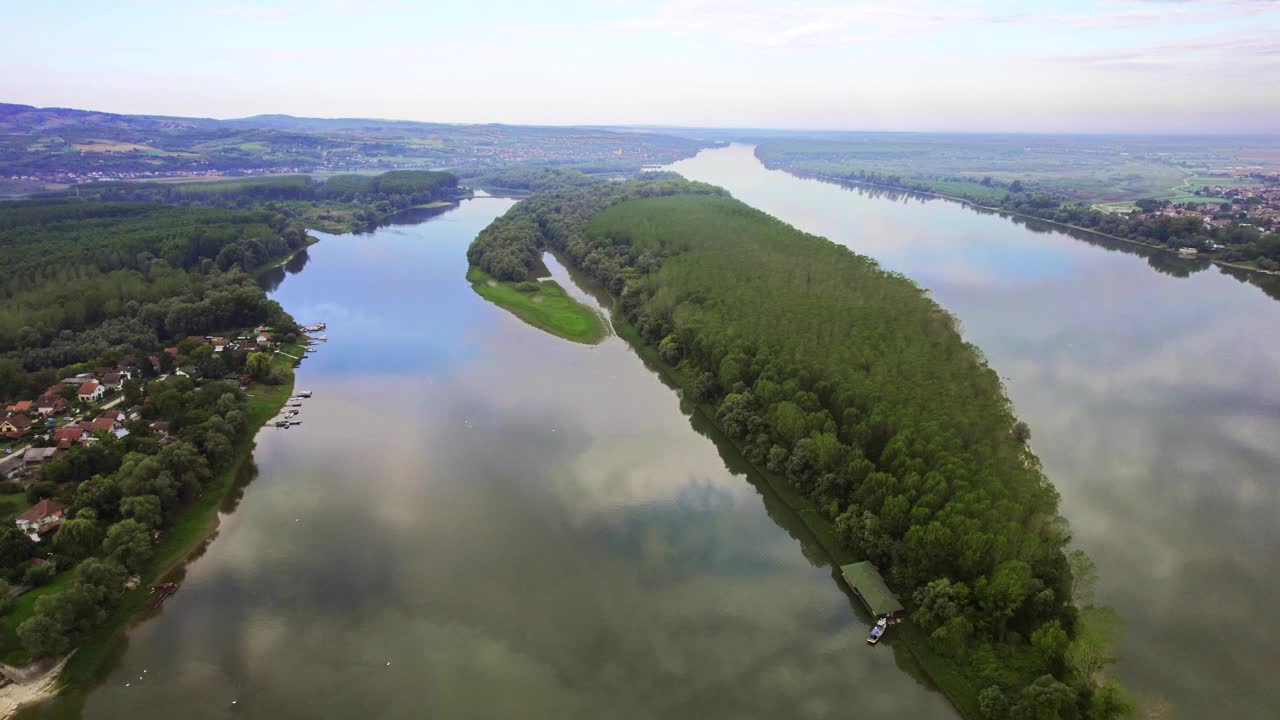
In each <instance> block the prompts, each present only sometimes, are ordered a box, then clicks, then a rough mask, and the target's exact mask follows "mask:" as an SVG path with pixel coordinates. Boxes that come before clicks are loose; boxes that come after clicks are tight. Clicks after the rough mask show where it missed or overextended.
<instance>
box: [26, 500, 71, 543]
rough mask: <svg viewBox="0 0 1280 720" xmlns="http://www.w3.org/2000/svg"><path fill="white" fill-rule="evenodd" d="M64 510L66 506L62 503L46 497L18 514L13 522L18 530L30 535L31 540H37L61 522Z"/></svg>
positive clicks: (65, 510)
mask: <svg viewBox="0 0 1280 720" xmlns="http://www.w3.org/2000/svg"><path fill="white" fill-rule="evenodd" d="M66 512H67V508H66V507H65V506H64V505H63V504H62V503H60V502H58V501H57V500H50V499H48V498H46V499H44V500H41V501H40V502H38V503H36V504H35V506H33V507H32V508H31V509H29V510H27V511H26V512H24V513H22V514H21V515H19V516H18V519H17V520H16V521H15V523H16V524H17V526H18V529H19V530H21V531H22V532H24V533H27V534H28V535H30V536H32V539H33V540H39V539H40V535H41V534H43V533H46V532H49V531H50V530H53V529H54V528H56V527H57V526H58V525H61V524H62V516H63V515H64V514H65V513H66Z"/></svg>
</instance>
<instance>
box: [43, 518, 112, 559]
mask: <svg viewBox="0 0 1280 720" xmlns="http://www.w3.org/2000/svg"><path fill="white" fill-rule="evenodd" d="M100 544H102V526H101V525H99V523H98V515H97V513H95V512H94V511H93V509H92V508H84V509H82V510H80V511H79V512H77V513H76V516H75V517H74V518H72V519H70V520H64V521H63V523H62V525H61V527H59V528H58V531H57V532H56V533H55V534H54V536H53V546H54V547H55V548H57V550H58V552H60V553H62V554H64V555H67V556H69V557H72V558H76V559H79V558H84V557H88V556H89V555H90V554H92V553H93V552H94V551H95V550H97V549H98V546H99V545H100Z"/></svg>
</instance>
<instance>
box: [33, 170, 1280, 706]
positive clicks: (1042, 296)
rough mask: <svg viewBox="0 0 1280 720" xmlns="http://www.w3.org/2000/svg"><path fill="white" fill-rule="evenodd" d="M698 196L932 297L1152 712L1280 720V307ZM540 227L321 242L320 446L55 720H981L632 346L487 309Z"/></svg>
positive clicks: (294, 459) (755, 185)
mask: <svg viewBox="0 0 1280 720" xmlns="http://www.w3.org/2000/svg"><path fill="white" fill-rule="evenodd" d="M673 168H674V169H676V170H678V171H679V172H681V173H684V174H685V175H687V176H688V177H690V178H693V179H698V180H706V181H709V182H714V183H716V184H719V185H723V186H724V187H726V188H728V189H729V190H730V191H731V192H732V193H733V194H734V195H735V196H736V197H738V198H740V199H742V200H745V201H746V202H748V203H751V204H753V205H755V206H757V207H760V208H762V209H764V210H766V211H768V212H770V213H772V214H774V215H776V216H778V217H780V218H782V219H784V220H786V221H788V222H790V223H792V224H794V225H796V226H797V227H800V228H802V229H804V230H808V231H810V232H815V233H819V234H822V235H825V236H827V237H830V238H831V239H832V240H835V241H837V242H840V243H843V244H846V245H848V246H849V247H851V248H853V249H854V250H856V251H858V252H861V253H865V254H869V255H871V256H873V257H875V258H877V259H878V260H879V261H880V262H881V263H882V264H883V265H884V266H885V267H887V268H890V269H893V270H897V271H901V272H903V273H905V274H907V275H908V276H910V277H912V278H913V279H915V280H916V281H917V282H919V283H920V284H922V285H923V286H925V287H928V288H929V289H930V290H931V291H932V293H933V295H934V297H935V298H937V299H938V301H939V302H940V303H941V304H942V305H944V306H945V307H947V308H948V309H950V310H951V311H953V312H954V313H955V314H956V315H958V316H959V318H960V319H961V320H962V322H963V325H964V329H965V334H966V336H967V337H968V339H970V340H971V341H973V342H975V343H976V344H978V345H979V346H980V347H982V348H983V350H984V351H985V352H986V355H987V357H988V358H989V359H990V360H991V362H992V364H993V366H994V367H995V368H996V369H997V370H998V371H999V372H1000V373H1001V375H1002V376H1003V377H1005V378H1006V383H1007V385H1008V387H1009V392H1010V394H1011V396H1012V397H1013V400H1014V401H1015V403H1016V405H1017V407H1018V411H1019V413H1020V415H1021V416H1022V417H1023V418H1024V419H1026V420H1027V421H1028V422H1029V423H1030V425H1031V428H1032V431H1033V439H1032V443H1033V445H1034V446H1035V448H1036V450H1037V451H1038V453H1039V454H1040V457H1041V458H1042V459H1043V461H1044V463H1045V466H1046V469H1047V471H1048V474H1049V475H1050V477H1051V478H1052V479H1053V480H1054V482H1055V483H1056V484H1057V486H1058V488H1059V489H1060V491H1061V493H1062V498H1063V509H1064V512H1065V514H1066V515H1067V516H1068V518H1069V519H1070V520H1071V522H1072V525H1073V529H1074V532H1075V537H1076V540H1077V542H1078V544H1079V545H1080V546H1081V547H1083V548H1085V549H1086V550H1087V551H1089V552H1090V553H1091V554H1092V555H1093V556H1094V557H1095V558H1096V559H1097V561H1098V564H1099V568H1100V571H1101V575H1102V580H1101V583H1100V586H1099V589H1098V599H1099V602H1101V603H1105V604H1111V605H1113V606H1115V607H1116V608H1118V609H1119V610H1120V612H1121V613H1122V614H1123V615H1124V617H1125V619H1126V621H1127V625H1128V634H1127V639H1126V641H1125V644H1124V647H1123V652H1124V660H1123V661H1122V663H1121V664H1120V666H1119V671H1120V674H1121V675H1122V676H1123V678H1124V679H1125V680H1126V681H1127V682H1128V683H1129V684H1130V685H1131V686H1132V687H1133V689H1134V690H1135V691H1136V692H1137V693H1138V694H1139V695H1140V696H1141V697H1142V698H1143V699H1144V700H1146V701H1147V702H1148V703H1154V704H1156V705H1158V706H1160V707H1162V708H1164V709H1165V710H1166V713H1165V714H1164V715H1162V716H1161V717H1165V718H1199V717H1209V716H1230V717H1234V718H1263V717H1267V718H1270V717H1274V709H1275V708H1276V707H1277V706H1280V689H1278V687H1277V685H1276V684H1275V683H1273V682H1271V681H1270V677H1269V674H1270V671H1271V670H1274V669H1275V668H1276V667H1280V655H1278V654H1277V652H1278V651H1277V649H1276V647H1275V645H1274V643H1273V642H1272V641H1273V640H1274V638H1276V637H1280V621H1278V620H1277V619H1276V618H1275V616H1274V615H1273V614H1272V613H1270V612H1269V611H1270V609H1271V608H1270V607H1268V604H1267V603H1268V601H1269V600H1270V599H1272V598H1275V597H1280V577H1278V576H1277V573H1276V572H1275V570H1274V567H1275V566H1274V560H1273V559H1274V557H1275V556H1276V552H1277V550H1280V542H1278V540H1280V536H1278V535H1277V530H1276V525H1275V523H1274V518H1275V517H1276V514H1277V511H1278V510H1280V498H1278V495H1277V482H1276V480H1275V473H1274V468H1275V467H1277V461H1280V457H1278V455H1280V443H1278V442H1277V441H1276V439H1277V436H1278V432H1277V431H1278V430H1280V412H1278V410H1280V389H1278V386H1277V383H1276V378H1277V368H1278V367H1280V338H1277V337H1275V336H1274V334H1269V333H1268V332H1267V328H1274V327H1277V326H1280V324H1278V321H1280V305H1277V304H1276V303H1275V301H1273V300H1271V299H1269V298H1267V297H1266V296H1265V295H1264V294H1263V293H1261V292H1259V291H1258V289H1257V288H1254V287H1252V286H1249V285H1246V284H1242V283H1240V282H1238V281H1236V280H1234V279H1232V278H1230V277H1228V276H1225V275H1223V274H1221V273H1220V272H1219V271H1218V270H1216V269H1210V270H1205V271H1203V272H1198V273H1194V274H1190V275H1189V276H1188V277H1177V276H1175V275H1171V274H1165V273H1158V272H1155V271H1153V270H1152V268H1151V267H1150V266H1149V265H1148V261H1147V260H1146V259H1144V258H1143V257H1139V256H1135V255H1130V254H1125V253H1119V252H1114V251H1111V250H1108V249H1106V248H1103V247H1099V246H1096V245H1092V244H1089V243H1086V242H1082V241H1081V240H1079V239H1076V238H1073V237H1071V236H1068V235H1066V234H1063V233H1060V232H1033V231H1031V230H1030V229H1028V228H1027V227H1025V226H1023V225H1019V224H1015V223H1012V222H1010V221H1008V220H1006V219H1003V218H1000V217H998V216H995V215H990V214H980V213H976V212H974V211H972V210H969V209H966V208H964V207H961V206H959V205H957V204H954V203H950V202H946V201H941V200H925V199H921V198H918V197H910V196H897V195H894V196H884V195H882V194H877V193H869V192H867V191H857V190H850V189H846V188H842V187H838V186H835V185H831V184H827V183H823V182H819V181H816V180H806V179H800V178H796V177H793V176H790V175H787V174H785V173H781V172H773V171H768V170H766V169H765V168H763V167H762V166H761V165H760V164H759V163H758V162H757V161H756V160H755V159H754V157H753V156H752V154H751V150H750V148H746V147H742V146H732V147H729V148H725V149H717V150H710V151H704V152H703V153H701V154H700V155H699V156H698V157H696V158H693V159H690V160H687V161H683V162H680V163H677V164H676V165H674V166H673ZM510 205H511V201H510V200H503V199H493V198H480V199H475V200H469V201H464V202H463V203H462V204H461V205H460V206H459V207H457V208H456V209H451V210H448V211H446V212H443V213H434V214H429V215H428V216H419V217H415V218H407V219H405V220H403V222H404V223H406V224H399V225H388V226H385V227H382V228H379V229H377V230H375V231H373V232H370V233H366V234H361V235H348V236H330V235H323V234H321V235H320V238H321V240H322V242H320V243H319V244H317V245H315V246H313V247H312V248H310V249H309V251H308V252H307V254H306V255H305V256H300V257H299V258H296V259H295V260H294V261H293V262H292V263H291V264H290V266H289V268H288V269H287V270H288V272H287V273H286V274H287V277H285V276H284V275H282V276H281V277H279V278H277V279H276V280H275V281H274V282H273V286H274V289H273V297H275V298H276V299H277V300H279V301H280V302H281V303H282V304H283V305H284V306H285V307H286V308H287V309H288V310H289V311H290V312H291V313H293V314H294V316H295V317H297V318H298V319H299V320H300V321H303V322H314V321H317V320H325V321H327V323H328V329H327V331H326V332H327V334H328V336H329V338H330V340H329V341H328V342H327V343H324V344H321V345H320V346H319V352H317V353H315V354H314V355H311V356H309V357H308V358H307V360H306V361H305V362H304V363H303V365H302V367H301V368H300V369H299V371H298V387H299V388H304V389H310V390H312V391H314V392H315V397H314V398H312V399H311V400H308V401H307V402H306V403H305V406H304V408H303V412H302V415H301V419H302V420H303V424H302V425H301V426H300V427H295V428H292V429H289V430H287V431H286V430H276V429H264V430H263V431H262V432H261V433H260V434H259V437H258V445H257V450H256V452H255V455H254V459H255V461H256V469H257V472H256V476H254V477H252V478H248V479H247V481H248V484H247V485H246V486H245V488H244V490H243V496H242V498H241V499H240V502H239V504H238V505H237V506H235V507H234V508H232V509H229V510H228V512H227V513H226V514H224V516H223V517H222V525H221V527H220V529H219V531H218V534H217V536H216V538H215V539H214V540H213V541H212V542H211V543H210V544H209V545H208V547H207V550H206V551H205V552H204V553H203V554H202V555H201V556H200V557H199V558H198V559H196V560H194V561H193V562H192V563H191V564H190V565H189V566H188V569H187V573H186V577H185V579H184V581H183V584H182V587H181V589H180V590H179V592H178V593H177V594H176V595H175V596H174V597H173V598H171V599H170V600H169V601H168V602H167V603H166V604H165V606H164V608H163V610H162V611H161V613H160V614H159V615H158V616H157V617H155V618H153V619H150V620H147V621H145V622H143V623H141V624H139V625H137V626H136V627H134V628H133V629H132V630H131V631H130V633H129V637H128V644H127V647H125V648H122V649H121V652H120V654H119V657H118V659H117V661H116V663H115V665H114V667H113V668H112V669H111V671H110V672H109V674H108V675H107V676H106V677H105V679H104V680H103V682H102V683H101V684H100V685H99V687H97V688H96V689H95V690H94V691H93V692H91V693H90V694H89V695H88V697H87V698H85V697H76V698H70V699H66V700H62V701H60V702H58V703H56V704H53V705H50V706H46V707H44V708H43V709H41V710H40V711H38V712H35V713H27V715H29V716H32V717H79V716H83V717H87V718H101V719H104V720H106V719H113V718H122V717H129V718H134V719H135V720H137V719H146V718H170V717H172V716H173V715H174V714H175V713H180V714H181V716H182V717H183V718H184V720H202V719H204V718H233V717H235V718H239V717H244V718H271V720H282V719H287V718H317V717H372V718H421V717H448V718H495V717H522V718H525V717H527V718H557V719H559V718H599V717H611V718H657V717H663V718H668V717H670V718H685V717H688V718H694V717H697V718H849V717H857V718H864V719H872V720H874V719H878V718H904V717H909V718H924V719H926V720H929V719H932V718H953V717H954V713H953V712H952V711H951V710H950V708H949V706H948V705H947V703H946V701H945V700H944V699H943V698H942V697H941V696H940V695H939V694H938V693H937V692H935V691H933V690H931V689H929V688H928V687H927V686H926V684H924V683H922V682H921V681H920V680H918V679H917V675H916V673H915V672H914V670H913V667H912V666H911V663H910V662H909V660H908V659H907V658H905V657H904V654H903V653H902V652H900V650H897V649H895V648H894V647H893V646H892V637H891V638H890V640H889V644H888V646H886V645H884V644H882V645H881V646H879V647H874V648H873V647H868V646H867V645H865V643H864V642H863V638H864V636H865V633H866V629H867V624H866V622H867V618H866V616H865V614H863V612H862V610H861V609H860V608H859V607H858V606H857V605H856V604H855V603H854V602H853V601H852V600H851V599H850V597H849V596H848V594H847V593H846V591H845V590H844V589H843V587H842V585H841V584H840V583H839V582H838V581H837V580H836V579H835V577H834V575H833V573H832V570H831V568H830V567H829V564H828V563H827V561H826V559H825V558H824V557H823V555H822V553H821V552H820V551H819V550H817V549H816V547H815V545H814V543H812V542H810V541H809V539H808V538H807V536H806V534H805V533H804V531H803V528H801V527H798V526H797V523H796V522H795V521H794V519H793V518H791V517H790V516H789V515H788V513H787V511H786V510H785V509H784V508H781V507H779V505H778V503H777V502H776V501H774V500H773V498H772V497H771V496H770V495H769V494H768V493H767V492H762V491H761V490H760V489H758V488H757V486H756V485H754V484H753V483H752V481H751V479H750V478H749V477H748V476H747V474H746V473H745V471H744V468H743V464H742V461H741V459H740V458H738V457H737V455H736V454H735V453H734V452H733V450H732V449H731V448H729V447H727V446H725V445H724V444H722V443H720V442H718V441H717V440H716V438H715V436H714V433H711V432H709V431H708V429H707V428H706V427H705V425H704V423H702V422H700V421H698V420H697V419H696V418H695V419H691V418H690V416H689V415H688V414H687V411H686V410H685V409H683V408H682V407H681V404H680V400H679V398H678V396H677V394H676V393H675V392H674V391H672V390H671V389H670V388H668V387H666V386H665V385H664V384H663V383H662V381H661V380H660V378H659V377H658V376H657V375H656V374H655V373H654V372H653V371H652V370H651V369H650V368H647V367H646V366H645V364H644V363H643V361H642V360H641V359H640V358H639V357H638V356H637V355H636V354H635V352H634V351H633V350H632V349H631V348H630V347H629V346H628V345H627V344H626V343H624V342H623V341H621V340H620V339H618V338H616V337H611V338H609V339H608V340H606V341H605V342H604V343H602V344H601V345H599V346H596V347H586V346H581V345H576V344H573V343H569V342H566V341H563V340H560V339H558V338H555V337H552V336H550V335H547V334H544V333H542V332H540V331H537V330H535V329H533V328H531V327H528V326H526V325H524V324H522V323H521V322H519V321H518V320H516V319H515V318H514V317H512V316H510V315H508V314H507V313H506V312H504V311H502V310H500V309H499V308H497V307H495V306H493V305H490V304H488V303H486V302H485V301H483V300H482V299H481V298H479V297H478V296H476V295H475V294H474V293H473V292H472V291H471V289H470V287H469V286H468V285H467V283H466V282H465V280H464V274H465V270H466V258H465V250H466V247H467V245H468V243H469V242H470V241H471V239H472V238H473V237H474V236H475V234H476V233H477V232H478V231H479V230H480V229H481V228H483V227H484V226H485V225H486V224H488V222H489V221H491V220H492V219H493V218H494V217H496V216H498V215H499V214H501V213H502V212H504V211H505V210H506V209H507V208H508V207H510ZM549 260H550V259H549ZM549 265H550V266H551V269H552V271H553V274H554V275H555V276H556V277H557V278H558V279H560V280H561V281H562V282H570V280H569V276H568V275H567V273H566V272H565V270H564V269H563V268H562V267H559V266H558V265H557V264H556V263H555V262H554V260H550V262H549ZM1182 274H1186V273H1182ZM572 290H573V291H574V292H575V293H576V294H579V296H582V291H581V290H579V289H576V288H573V289H572Z"/></svg>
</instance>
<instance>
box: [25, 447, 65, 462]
mask: <svg viewBox="0 0 1280 720" xmlns="http://www.w3.org/2000/svg"><path fill="white" fill-rule="evenodd" d="M56 457H58V448H56V447H43V448H27V451H26V452H25V453H23V454H22V463H23V464H24V465H26V466H28V467H30V466H32V465H39V464H40V463H43V462H48V461H50V460H53V459H54V458H56Z"/></svg>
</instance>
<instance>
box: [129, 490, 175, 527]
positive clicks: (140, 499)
mask: <svg viewBox="0 0 1280 720" xmlns="http://www.w3.org/2000/svg"><path fill="white" fill-rule="evenodd" d="M120 515H121V517H125V518H131V519H133V520H137V521H138V522H139V523H141V524H142V525H144V526H146V527H148V528H152V529H155V528H158V527H160V524H161V523H163V522H164V511H163V510H162V509H161V507H160V498H158V497H156V496H155V495H134V496H133V497H127V498H124V499H123V500H121V501H120Z"/></svg>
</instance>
